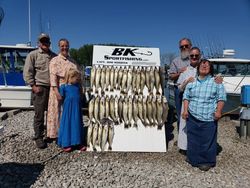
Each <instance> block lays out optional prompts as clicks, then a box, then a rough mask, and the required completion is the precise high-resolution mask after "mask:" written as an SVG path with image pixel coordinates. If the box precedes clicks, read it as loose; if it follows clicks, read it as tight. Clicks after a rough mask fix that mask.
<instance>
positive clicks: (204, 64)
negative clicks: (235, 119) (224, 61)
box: [182, 59, 226, 171]
mask: <svg viewBox="0 0 250 188" xmlns="http://www.w3.org/2000/svg"><path fill="white" fill-rule="evenodd" d="M197 70H198V77H197V79H196V81H195V82H192V83H189V84H188V85H187V86H186V89H185V92H184V95H183V101H184V103H183V104H184V111H183V113H182V117H183V119H186V121H187V124H186V125H187V141H188V146H187V147H188V150H187V161H188V162H189V163H190V164H191V165H192V166H195V167H198V168H199V169H200V170H203V171H207V170H209V169H210V168H211V167H214V166H215V165H216V151H217V144H216V143H217V121H218V119H219V118H221V115H222V109H223V106H224V102H225V101H226V93H225V89H224V85H223V84H216V83H215V82H214V78H213V72H214V71H213V65H212V63H211V62H210V61H208V60H206V59H203V60H201V62H200V64H199V65H198V68H197Z"/></svg>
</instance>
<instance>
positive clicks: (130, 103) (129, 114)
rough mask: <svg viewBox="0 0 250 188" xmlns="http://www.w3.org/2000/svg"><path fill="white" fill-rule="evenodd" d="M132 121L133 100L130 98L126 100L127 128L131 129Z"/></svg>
mask: <svg viewBox="0 0 250 188" xmlns="http://www.w3.org/2000/svg"><path fill="white" fill-rule="evenodd" d="M132 120H133V99H132V97H131V96H129V98H128V127H131V125H132Z"/></svg>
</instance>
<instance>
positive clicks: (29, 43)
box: [28, 0, 31, 46]
mask: <svg viewBox="0 0 250 188" xmlns="http://www.w3.org/2000/svg"><path fill="white" fill-rule="evenodd" d="M28 45H29V46H31V17H30V0H29V42H28Z"/></svg>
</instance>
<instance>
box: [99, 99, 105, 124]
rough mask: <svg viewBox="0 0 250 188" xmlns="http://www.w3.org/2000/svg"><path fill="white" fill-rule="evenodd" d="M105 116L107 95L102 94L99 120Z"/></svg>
mask: <svg viewBox="0 0 250 188" xmlns="http://www.w3.org/2000/svg"><path fill="white" fill-rule="evenodd" d="M104 116H105V97H104V96H102V97H101V99H100V102H99V120H101V119H103V118H104Z"/></svg>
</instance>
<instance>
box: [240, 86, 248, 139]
mask: <svg viewBox="0 0 250 188" xmlns="http://www.w3.org/2000/svg"><path fill="white" fill-rule="evenodd" d="M241 105H242V106H243V108H242V110H241V114H240V137H241V138H245V139H247V137H248V136H250V85H243V86H242V87H241Z"/></svg>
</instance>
